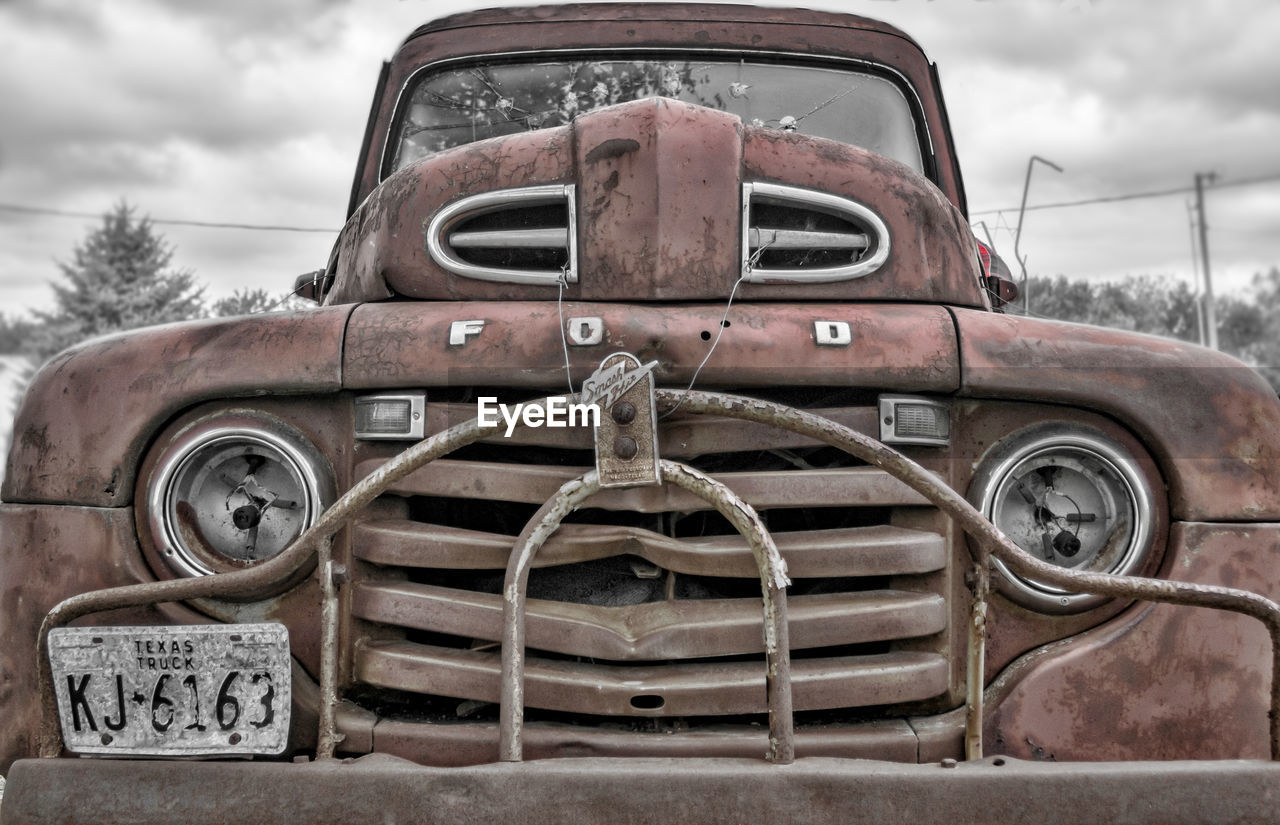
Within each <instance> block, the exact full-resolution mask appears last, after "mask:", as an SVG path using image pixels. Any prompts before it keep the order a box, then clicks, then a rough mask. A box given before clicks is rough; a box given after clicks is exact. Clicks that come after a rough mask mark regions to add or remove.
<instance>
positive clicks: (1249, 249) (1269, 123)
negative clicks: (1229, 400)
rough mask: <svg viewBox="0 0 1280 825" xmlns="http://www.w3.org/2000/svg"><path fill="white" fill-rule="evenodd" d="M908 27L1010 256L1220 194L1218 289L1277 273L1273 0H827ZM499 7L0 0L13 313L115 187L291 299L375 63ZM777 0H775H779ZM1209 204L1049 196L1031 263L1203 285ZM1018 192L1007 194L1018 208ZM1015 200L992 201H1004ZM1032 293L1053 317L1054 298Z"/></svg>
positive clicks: (470, 2) (1047, 219)
mask: <svg viewBox="0 0 1280 825" xmlns="http://www.w3.org/2000/svg"><path fill="white" fill-rule="evenodd" d="M800 4H801V5H806V6H809V7H813V8H824V9H831V10H840V11H851V12H856V13H860V14H866V15H868V16H872V17H879V18H881V19H885V20H888V21H890V22H893V23H895V24H897V25H898V26H900V27H901V28H903V29H905V30H906V31H907V32H908V33H910V34H912V35H913V36H914V37H915V38H916V39H917V40H918V41H919V42H920V43H921V44H922V45H923V46H924V48H925V50H926V51H927V52H928V53H929V55H930V57H931V58H932V59H933V60H935V61H936V62H937V63H938V64H939V66H940V70H941V72H942V78H943V86H944V90H945V92H946V95H947V99H948V103H949V107H950V112H951V120H952V125H953V128H954V131H955V138H956V142H957V144H958V146H959V151H960V157H961V162H962V165H963V171H964V174H965V179H966V185H967V188H968V194H969V205H970V210H971V212H972V213H973V214H972V217H973V219H974V221H975V228H976V231H978V234H979V236H980V237H981V236H983V234H984V233H983V230H982V229H981V228H980V227H977V224H976V222H977V221H978V220H983V221H986V224H987V228H988V229H989V230H990V231H991V232H992V233H993V235H994V237H995V241H996V244H997V247H998V248H999V249H1001V251H1002V252H1003V253H1004V254H1005V257H1006V258H1007V259H1009V260H1010V262H1011V263H1012V259H1013V256H1012V249H1013V235H1012V228H1013V227H1014V226H1015V224H1016V222H1017V206H1018V203H1019V200H1020V198H1021V195H1022V187H1023V179H1024V175H1025V173H1026V168H1027V160H1028V158H1029V156H1031V155H1032V154H1036V155H1041V156H1043V157H1045V158H1048V159H1050V160H1052V161H1053V162H1055V163H1057V164H1058V165H1060V166H1062V167H1063V169H1064V172H1062V173H1061V174H1059V173H1056V172H1054V171H1053V170H1051V169H1049V168H1048V167H1046V166H1039V165H1038V166H1037V167H1036V169H1035V172H1034V175H1033V178H1032V185H1031V193H1030V198H1029V204H1030V205H1031V206H1035V205H1038V204H1052V203H1060V202H1069V201H1077V200H1087V199H1093V198H1103V197H1112V196H1120V195H1128V194H1133V193H1146V192H1154V191H1165V190H1170V189H1178V188H1183V187H1190V186H1191V185H1192V184H1193V176H1194V174H1195V173H1196V172H1214V173H1216V174H1217V175H1218V180H1219V182H1220V183H1221V184H1241V182H1244V181H1250V180H1254V179H1258V178H1263V179H1267V178H1269V179H1270V180H1264V181H1263V182H1258V183H1253V184H1248V185H1222V186H1219V187H1216V188H1214V189H1212V190H1210V192H1209V194H1208V215H1209V224H1210V241H1209V247H1210V251H1211V253H1212V267H1213V274H1214V283H1215V288H1216V291H1218V292H1231V291H1241V290H1244V289H1246V288H1247V286H1248V282H1249V279H1250V276H1251V275H1252V274H1253V273H1255V272H1258V271H1261V270H1263V269H1266V268H1269V267H1271V266H1273V265H1277V264H1280V42H1278V40H1280V3H1277V2H1275V0H1226V2H1217V3H1213V4H1208V3H1205V2H1203V0H1179V1H1178V2H1157V0H1125V1H1124V2H1122V1H1121V0H1093V2H1090V0H1062V2H1059V1H1058V0H898V1H897V2H894V0H845V1H844V2H838V1H837V0H825V1H824V0H808V2H801V3H800ZM491 5H495V3H494V2H492V1H490V2H485V1H484V0H272V2H270V3H267V2H260V0H219V2H216V3H212V2H211V3H173V2H169V3H165V2H158V0H111V2H110V3H107V2H105V1H104V0H96V1H95V0H0V296H2V297H3V300H2V301H0V311H3V312H4V313H6V314H9V315H13V314H15V313H19V312H24V311H25V310H27V309H29V308H32V307H40V308H48V307H50V306H51V302H52V292H51V291H50V289H49V287H48V285H47V284H48V281H49V280H51V279H54V278H56V277H57V276H58V275H57V273H58V269H57V265H56V261H58V260H66V259H68V258H69V257H70V254H71V249H72V247H73V246H74V244H75V243H76V242H77V241H79V240H80V239H82V238H83V237H84V235H85V233H86V231H87V230H89V229H90V228H92V227H93V226H94V225H95V223H96V221H95V220H94V219H91V218H86V217H74V216H73V217H66V216H59V215H51V214H41V213H32V212H23V211H15V210H13V209H11V208H8V207H19V208H21V209H27V210H52V211H57V212H72V213H90V214H100V213H101V212H103V211H105V210H107V209H109V208H110V207H111V205H112V204H113V203H115V202H117V201H119V200H120V199H122V198H123V199H127V200H128V202H129V203H131V204H133V205H135V206H136V207H137V209H138V210H139V212H140V213H142V214H147V215H150V216H151V217H152V218H153V219H154V220H156V221H157V222H160V221H164V220H195V221H211V222H228V223H252V224H267V225H287V226H294V227H304V228H319V229H325V230H331V231H326V232H317V233H307V232H277V231H244V230H232V229H213V228H197V227H184V226H176V225H161V226H160V227H159V228H160V229H161V231H162V232H163V233H164V234H165V236H166V237H167V239H168V240H169V242H170V243H171V244H172V245H173V246H174V247H175V256H174V261H175V263H176V264H178V265H180V266H184V267H189V268H191V269H193V270H195V272H196V274H197V276H198V277H199V278H200V279H201V280H202V281H203V282H204V283H206V284H207V286H208V292H209V294H210V296H211V297H215V298H216V297H221V296H223V295H228V294H230V293H231V292H232V291H233V290H235V289H243V288H251V287H266V288H268V289H270V290H272V291H281V292H282V291H284V290H286V289H287V288H288V287H289V286H290V285H291V284H292V281H293V278H294V276H295V275H297V274H299V273H302V272H305V271H309V270H312V269H316V268H318V267H320V266H323V264H324V262H325V260H326V259H327V257H328V253H329V248H330V246H331V245H332V243H333V240H334V233H336V230H337V229H338V228H339V227H340V226H341V224H342V222H343V219H344V216H345V209H346V204H347V197H348V193H349V189H350V185H351V178H352V173H353V170H354V165H355V161H356V153H357V151H358V149H359V143H360V139H361V137H362V133H363V129H364V124H365V119H366V116H367V113H368V107H369V98H370V95H371V94H372V91H373V86H374V81H375V80H376V78H377V73H378V67H379V63H380V61H381V60H382V59H384V58H386V57H388V56H389V55H390V54H391V53H392V52H393V51H394V49H395V48H396V46H397V45H398V44H399V42H400V41H401V40H402V39H403V38H404V37H405V36H406V35H407V34H408V33H409V32H410V31H411V30H412V28H413V27H414V26H416V25H417V24H419V23H422V22H424V21H425V20H427V19H430V18H432V17H436V16H439V15H442V14H445V13H451V12H454V11H460V10H464V9H470V8H480V7H486V6H491ZM768 5H779V4H777V3H769V4H768ZM1188 199H1189V195H1188V194H1185V193H1184V194H1175V195H1169V196H1163V197H1152V198H1140V199H1134V200H1126V201H1121V202H1115V203H1103V204H1094V205H1088V206H1077V207H1071V208H1058V209H1044V210H1039V211H1030V212H1028V213H1027V216H1026V218H1025V223H1024V228H1023V236H1022V243H1021V248H1022V251H1023V252H1024V253H1026V254H1027V256H1028V265H1029V269H1030V270H1031V271H1032V273H1033V274H1046V275H1053V274H1064V275H1068V276H1071V277H1081V278H1083V277H1119V276H1123V275H1126V274H1135V275H1137V274H1148V273H1149V274H1157V275H1163V276H1168V277H1174V278H1183V279H1190V278H1191V277H1192V256H1191V243H1190V232H1189V223H1188V213H1187V202H1188ZM1009 207H1012V209H1008V208H1009ZM998 209H1007V210H1008V211H1003V212H994V211H991V210H998ZM1033 308H1034V307H1033Z"/></svg>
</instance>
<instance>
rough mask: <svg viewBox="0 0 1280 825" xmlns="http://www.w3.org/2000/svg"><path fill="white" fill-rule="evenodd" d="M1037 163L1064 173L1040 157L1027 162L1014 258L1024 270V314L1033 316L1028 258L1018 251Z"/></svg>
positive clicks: (1054, 164)
mask: <svg viewBox="0 0 1280 825" xmlns="http://www.w3.org/2000/svg"><path fill="white" fill-rule="evenodd" d="M1036 161H1040V162H1041V163H1043V164H1044V165H1045V166H1048V167H1049V168H1051V169H1056V170H1058V171H1059V172H1061V171H1062V167H1061V166H1059V165H1058V164H1056V163H1054V162H1053V161H1051V160H1045V159H1044V158H1042V157H1040V156H1039V155H1032V156H1031V157H1030V159H1028V160H1027V179H1026V180H1025V181H1024V182H1023V184H1022V206H1020V207H1018V231H1017V232H1015V233H1014V235H1013V258H1014V260H1016V261H1017V262H1018V266H1019V267H1020V268H1021V269H1022V312H1023V313H1024V314H1027V315H1030V314H1031V288H1030V285H1029V284H1028V283H1027V256H1026V255H1023V254H1022V253H1020V252H1019V251H1018V242H1019V241H1021V240H1022V216H1023V215H1025V214H1027V192H1028V191H1030V189H1031V167H1032V166H1035V163H1036Z"/></svg>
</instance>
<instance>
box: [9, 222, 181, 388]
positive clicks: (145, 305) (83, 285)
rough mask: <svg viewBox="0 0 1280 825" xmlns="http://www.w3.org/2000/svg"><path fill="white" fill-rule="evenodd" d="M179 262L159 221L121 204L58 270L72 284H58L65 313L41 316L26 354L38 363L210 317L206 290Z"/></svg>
mask: <svg viewBox="0 0 1280 825" xmlns="http://www.w3.org/2000/svg"><path fill="white" fill-rule="evenodd" d="M172 261H173V248H172V247H171V246H169V244H167V243H166V242H165V240H164V238H163V237H162V236H160V235H158V234H156V232H155V230H154V228H153V227H152V225H151V221H150V220H148V219H147V218H145V217H143V218H136V217H135V216H134V210H133V207H131V206H129V205H128V204H127V203H125V202H123V201H122V202H121V203H119V204H117V205H116V207H115V208H114V209H113V210H112V211H111V212H108V213H107V214H105V215H103V216H102V225H101V226H99V227H97V228H96V229H93V230H92V231H90V232H89V234H88V236H87V237H86V238H85V239H84V241H83V242H82V243H80V244H79V245H78V246H76V247H75V249H74V250H73V252H72V257H71V261H70V262H59V263H58V268H59V269H60V270H61V271H62V277H63V279H64V281H65V282H64V283H54V284H52V286H53V291H54V296H55V300H56V305H57V308H56V309H55V310H54V311H52V312H35V313H34V314H35V316H36V319H37V321H38V322H39V325H38V326H37V327H36V329H35V331H34V334H33V335H32V337H31V341H30V343H29V345H28V347H27V348H26V352H27V354H28V355H29V356H30V357H31V360H32V363H33V364H35V365H39V364H42V363H44V362H45V361H46V360H48V359H49V358H50V357H51V356H52V355H54V354H55V353H57V352H60V351H61V350H63V349H66V348H67V347H69V346H71V345H73V344H77V343H79V342H80V341H83V340H85V339H88V338H92V337H95V336H98V335H104V334H106V333H109V332H117V331H120V330H126V329H133V328H135V327H143V326H150V325H152V324H163V323H168V322H170V321H183V320H186V319H189V318H197V317H200V316H201V315H203V314H204V300H203V296H202V292H203V288H202V287H200V286H199V285H198V284H197V282H196V279H195V275H194V274H193V273H192V272H191V271H189V270H185V269H175V268H173V267H172V265H171V264H172Z"/></svg>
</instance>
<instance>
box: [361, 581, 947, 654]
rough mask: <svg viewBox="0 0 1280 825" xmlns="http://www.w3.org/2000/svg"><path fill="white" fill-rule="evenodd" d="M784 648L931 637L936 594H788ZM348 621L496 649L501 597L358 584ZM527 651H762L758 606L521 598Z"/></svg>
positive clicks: (940, 605) (941, 615) (941, 618)
mask: <svg viewBox="0 0 1280 825" xmlns="http://www.w3.org/2000/svg"><path fill="white" fill-rule="evenodd" d="M788 607H789V612H788V621H789V622H790V625H791V648H792V650H802V649H809V648H817V647H834V646H838V645H850V644H862V643H867V642H878V641H888V640H891V639H904V638H912V637H917V636H928V635H930V634H933V633H939V632H941V631H942V630H944V629H945V628H946V625H947V613H946V603H945V602H944V601H943V599H942V597H941V596H937V595H933V594H928V593H904V592H899V591H892V590H881V591H868V592H864V593H839V594H834V593H833V594H824V595H816V596H793V597H792V598H791V600H790V601H789V603H788ZM351 609H352V613H353V615H355V616H357V617H358V618H361V619H365V620H367V621H373V622H380V623H383V624H388V625H397V626H401V627H410V628H414V629H418V630H429V631H433V632H437V633H448V634H451V635H455V636H463V637H471V638H474V639H480V640H488V641H493V642H496V641H498V640H499V639H500V638H501V635H502V597H501V596H499V595H497V594H495V593H473V592H468V591H459V590H454V589H452V588H447V587H436V586H433V585H426V584H413V583H387V584H370V583H362V584H360V585H358V586H357V587H356V590H355V593H354V596H353V601H352V608H351ZM525 616H526V618H525V622H526V630H525V632H526V640H527V643H528V645H529V647H530V648H535V649H538V650H546V651H552V652H555V653H563V654H567V655H573V656H581V657H585V658H590V659H609V660H612V661H615V662H632V661H645V660H657V659H697V658H704V657H713V656H733V655H745V654H757V653H763V652H764V643H763V641H762V640H761V636H760V599H759V598H755V599H696V600H695V599H682V600H679V601H663V602H651V603H646V604H636V605H629V606H626V607H599V606H595V605H584V604H572V603H568V602H555V601H547V600H543V599H529V600H528V601H527V603H526V610H525Z"/></svg>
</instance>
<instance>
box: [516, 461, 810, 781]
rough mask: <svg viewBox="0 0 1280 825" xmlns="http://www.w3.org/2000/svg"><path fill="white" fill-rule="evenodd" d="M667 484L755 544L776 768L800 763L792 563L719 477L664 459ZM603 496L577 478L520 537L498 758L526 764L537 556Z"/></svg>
mask: <svg viewBox="0 0 1280 825" xmlns="http://www.w3.org/2000/svg"><path fill="white" fill-rule="evenodd" d="M658 467H659V470H660V471H661V474H662V479H663V481H667V482H670V483H672V484H674V485H676V486H677V487H680V488H682V489H685V490H688V491H689V492H691V493H693V494H694V495H697V496H698V497H700V498H702V499H704V500H706V501H707V502H709V503H711V504H712V505H713V506H714V507H715V508H716V509H717V510H718V511H719V512H720V513H721V514H722V515H723V516H724V517H725V518H727V519H728V520H729V521H730V522H731V523H732V524H733V526H734V527H735V528H737V530H738V532H740V533H741V534H742V536H743V537H744V538H745V539H746V540H747V544H748V545H749V546H750V547H751V551H752V553H753V554H754V555H755V558H756V565H757V567H758V569H759V572H760V581H761V597H762V600H763V608H764V646H765V666H766V672H765V692H766V697H767V702H768V708H769V752H768V754H767V757H766V758H768V760H769V761H770V762H775V763H779V764H790V763H792V762H794V761H795V741H794V740H795V731H794V722H793V719H792V713H791V705H792V703H791V657H790V643H789V637H788V628H787V596H786V587H787V585H788V584H790V580H789V579H788V578H787V573H786V563H785V562H784V561H783V559H782V554H781V553H779V552H778V548H777V546H776V545H775V544H774V543H773V539H772V538H771V537H770V535H769V532H768V530H767V529H765V526H764V524H763V523H762V522H761V521H760V517H759V516H758V515H757V514H756V512H755V510H753V509H752V508H751V505H749V504H747V503H746V502H744V501H742V500H741V499H740V498H738V497H737V496H736V495H734V493H733V491H732V490H730V489H729V488H727V487H725V486H724V485H723V484H720V483H719V482H717V481H715V480H714V479H712V478H711V477H709V476H707V475H705V474H703V473H701V472H699V471H697V470H695V469H693V468H692V467H688V466H685V465H683V464H679V463H677V462H674V461H665V460H660V461H659V462H658ZM599 490H600V481H599V476H598V475H597V474H596V472H595V471H594V470H593V471H591V472H588V473H586V474H584V475H583V476H582V477H581V478H577V479H573V480H571V481H569V482H567V483H566V484H565V485H564V486H563V487H561V488H560V492H559V493H557V494H556V495H555V496H553V497H552V498H551V499H549V500H548V501H547V502H545V503H544V504H543V505H542V507H540V508H539V509H538V512H537V513H535V514H534V515H533V517H532V518H531V519H529V522H528V523H527V524H526V525H525V528H524V530H523V531H522V532H521V533H520V536H519V538H517V539H516V545H515V547H514V548H513V549H512V551H511V558H510V562H509V563H508V565H507V573H506V578H505V580H504V581H503V586H502V597H503V605H502V609H503V629H502V688H501V690H502V699H501V703H500V706H499V725H500V727H499V731H500V733H499V737H500V738H499V743H498V758H499V759H500V760H502V761H503V762H519V761H521V760H522V759H523V754H524V748H523V742H522V739H521V737H522V733H523V727H524V645H525V621H524V619H525V616H524V613H525V609H524V608H525V592H526V590H527V588H528V583H529V570H530V568H531V567H532V563H533V557H534V555H535V554H536V553H537V552H538V550H539V548H541V547H542V545H543V544H544V543H545V542H546V540H547V539H548V538H549V537H550V536H551V534H552V533H554V532H555V531H556V529H557V528H558V527H559V526H560V522H561V521H562V520H563V519H564V518H565V516H567V515H568V514H569V513H571V512H573V511H574V510H575V509H577V507H578V506H579V505H581V504H582V503H583V502H584V501H586V500H587V499H588V498H590V497H591V496H592V495H594V494H596V493H597V492H599Z"/></svg>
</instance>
